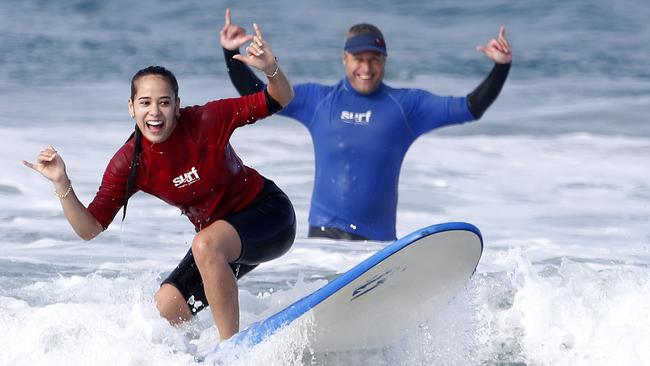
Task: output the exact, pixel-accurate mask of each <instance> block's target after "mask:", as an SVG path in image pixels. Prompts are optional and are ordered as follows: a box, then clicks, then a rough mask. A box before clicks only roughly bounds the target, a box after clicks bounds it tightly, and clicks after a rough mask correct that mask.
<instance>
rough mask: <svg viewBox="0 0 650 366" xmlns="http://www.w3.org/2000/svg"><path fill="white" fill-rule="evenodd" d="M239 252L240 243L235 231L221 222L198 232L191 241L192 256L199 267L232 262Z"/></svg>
mask: <svg viewBox="0 0 650 366" xmlns="http://www.w3.org/2000/svg"><path fill="white" fill-rule="evenodd" d="M240 252H241V241H240V239H239V235H238V234H237V231H235V229H234V228H233V227H232V226H231V225H230V224H228V223H226V222H223V221H219V222H216V223H214V224H213V225H210V226H209V227H208V228H206V229H204V230H202V231H200V232H199V233H197V234H196V236H195V237H194V240H192V255H193V256H194V261H195V262H196V263H197V264H199V265H200V264H201V263H206V262H225V263H228V262H233V261H235V260H236V259H237V258H238V257H239V254H240Z"/></svg>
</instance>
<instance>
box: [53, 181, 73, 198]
mask: <svg viewBox="0 0 650 366" xmlns="http://www.w3.org/2000/svg"><path fill="white" fill-rule="evenodd" d="M69 182H70V185H69V186H68V189H66V190H65V193H64V194H59V192H57V191H56V189H55V190H54V194H56V195H57V197H59V198H60V199H64V198H66V197H68V195H69V194H70V191H72V181H69Z"/></svg>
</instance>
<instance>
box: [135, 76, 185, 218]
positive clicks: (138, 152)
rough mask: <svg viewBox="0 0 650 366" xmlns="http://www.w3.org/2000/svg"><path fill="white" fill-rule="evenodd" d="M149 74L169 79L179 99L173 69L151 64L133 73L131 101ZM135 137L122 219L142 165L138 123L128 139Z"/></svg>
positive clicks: (140, 133) (140, 135)
mask: <svg viewBox="0 0 650 366" xmlns="http://www.w3.org/2000/svg"><path fill="white" fill-rule="evenodd" d="M147 75H159V76H162V77H164V78H166V79H167V81H168V82H169V84H170V86H171V87H172V90H173V91H174V96H175V97H176V100H178V81H176V76H174V74H172V72H171V71H169V70H167V69H166V68H164V67H162V66H149V67H145V68H144V69H142V70H140V71H138V72H136V73H135V75H133V78H132V79H131V101H132V102H133V103H135V102H134V101H133V99H134V98H135V95H136V93H137V90H136V85H135V84H136V82H137V81H138V80H139V79H140V78H141V77H143V76H147ZM132 138H135V144H134V146H133V154H132V155H131V166H130V168H129V177H128V178H127V180H126V190H125V191H124V208H123V209H122V221H124V218H125V217H126V205H127V204H128V203H129V197H130V196H131V192H132V191H133V186H134V185H135V181H136V179H137V178H138V166H139V165H140V155H141V154H142V132H141V131H140V129H139V128H138V125H137V124H136V125H135V132H133V133H132V134H131V136H130V137H129V138H128V139H127V140H126V141H127V142H128V141H129V140H131V139H132Z"/></svg>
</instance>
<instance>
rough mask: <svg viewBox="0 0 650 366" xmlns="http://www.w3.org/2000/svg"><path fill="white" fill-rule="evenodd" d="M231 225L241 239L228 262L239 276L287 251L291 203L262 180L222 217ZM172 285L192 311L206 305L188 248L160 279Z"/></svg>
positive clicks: (293, 227) (293, 233) (292, 234)
mask: <svg viewBox="0 0 650 366" xmlns="http://www.w3.org/2000/svg"><path fill="white" fill-rule="evenodd" d="M223 220H224V221H226V222H228V223H229V224H231V225H232V226H233V227H234V228H235V230H237V233H238V234H239V238H240V239H241V244H242V249H241V255H240V256H239V258H238V259H237V260H236V261H235V262H233V263H230V268H231V269H232V272H233V274H234V276H235V278H237V279H240V278H241V277H242V276H243V275H245V274H246V273H248V272H250V271H252V270H253V269H254V268H255V267H257V265H259V264H260V263H262V262H266V261H270V260H272V259H275V258H278V257H280V256H282V255H283V254H284V253H286V252H287V251H289V248H291V245H292V244H293V241H294V239H295V237H296V215H295V212H294V210H293V205H292V204H291V201H289V198H288V197H287V195H286V194H284V192H282V190H280V188H278V187H277V186H276V185H275V183H273V182H272V181H271V180H268V179H265V181H264V188H262V191H261V192H260V193H259V194H258V195H257V197H256V198H255V200H254V201H253V202H252V203H251V204H250V206H248V207H247V208H246V209H244V210H243V211H240V212H237V213H235V214H232V215H228V216H226V217H224V218H223ZM166 283H167V284H170V285H173V286H174V287H176V288H177V289H178V290H179V291H180V292H181V294H182V295H183V297H184V298H185V300H186V301H187V304H188V306H189V307H190V310H191V312H192V314H196V313H197V312H199V311H201V310H202V309H203V308H204V307H206V306H207V305H208V299H207V298H206V296H205V291H204V290H203V281H202V280H201V274H200V273H199V268H198V267H197V266H196V263H195V262H194V257H193V255H192V248H190V250H189V251H188V252H187V254H186V255H185V257H183V259H182V260H181V262H180V263H179V264H178V266H176V268H175V269H174V271H172V273H171V274H170V275H169V276H168V277H167V278H166V279H165V280H164V281H163V282H162V284H166Z"/></svg>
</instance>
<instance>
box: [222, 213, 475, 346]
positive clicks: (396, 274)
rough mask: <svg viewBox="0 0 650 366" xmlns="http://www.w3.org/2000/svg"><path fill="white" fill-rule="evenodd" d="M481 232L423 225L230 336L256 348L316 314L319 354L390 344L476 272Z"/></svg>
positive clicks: (313, 338)
mask: <svg viewBox="0 0 650 366" xmlns="http://www.w3.org/2000/svg"><path fill="white" fill-rule="evenodd" d="M482 251H483V241H482V237H481V233H480V231H479V230H478V228H476V227H475V226H473V225H471V224H468V223H463V222H451V223H444V224H439V225H433V226H429V227H426V228H424V229H421V230H418V231H416V232H414V233H411V234H410V235H408V236H406V237H404V238H402V239H399V240H397V241H395V242H393V243H391V244H390V245H388V246H387V247H385V248H384V249H382V250H380V251H378V252H377V253H375V254H374V255H372V256H370V257H369V258H367V259H366V260H364V261H363V262H361V263H359V264H358V265H356V266H355V267H353V268H352V269H350V270H349V271H347V272H345V273H343V274H342V275H341V276H339V277H337V278H336V279H334V280H332V281H331V282H329V283H328V284H327V285H325V286H324V287H322V288H320V289H319V290H317V291H315V292H313V293H312V294H310V295H307V296H305V297H304V298H302V299H300V300H298V301H296V302H295V303H293V304H291V305H289V306H288V307H287V308H285V309H284V310H281V311H280V312H278V313H277V314H275V315H273V316H271V317H269V318H267V319H264V320H262V321H259V322H257V323H254V324H252V325H250V326H249V327H248V328H247V329H244V330H243V331H241V332H239V333H238V334H236V335H235V336H234V337H233V338H232V339H231V340H230V341H229V343H230V342H232V343H234V344H237V345H246V346H249V347H251V346H254V345H256V344H258V343H260V342H262V341H264V340H265V339H267V338H269V337H272V336H273V335H274V334H276V333H277V332H278V331H279V330H281V329H282V328H283V327H286V326H287V325H288V324H291V323H293V322H297V321H300V320H305V319H309V322H310V324H311V328H312V331H311V332H309V335H308V337H309V345H310V348H311V349H312V350H313V351H315V352H329V351H335V352H336V351H348V350H358V349H370V348H379V347H385V346H387V345H390V344H391V343H392V342H393V341H395V340H396V339H398V337H400V336H401V335H403V333H404V332H406V331H408V330H409V329H413V327H414V326H416V325H417V321H418V313H419V312H420V311H428V312H429V313H430V312H431V310H432V309H435V308H436V307H438V306H440V305H442V304H445V303H447V302H448V301H449V300H450V298H451V297H452V296H453V295H454V293H456V292H457V291H458V290H459V288H461V287H462V286H463V284H464V283H465V282H466V281H467V279H468V278H469V277H470V276H471V275H472V273H473V272H474V270H475V269H476V266H477V265H478V261H479V259H480V257H481V253H482Z"/></svg>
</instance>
